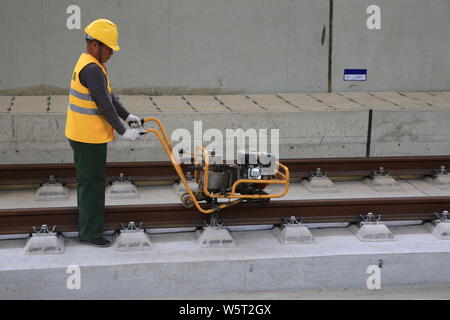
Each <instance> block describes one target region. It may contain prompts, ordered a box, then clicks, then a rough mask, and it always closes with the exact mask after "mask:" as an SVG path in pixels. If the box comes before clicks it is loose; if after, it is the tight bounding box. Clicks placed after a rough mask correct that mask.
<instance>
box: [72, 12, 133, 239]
mask: <svg viewBox="0 0 450 320" xmlns="http://www.w3.org/2000/svg"><path fill="white" fill-rule="evenodd" d="M84 31H85V32H86V51H87V52H84V53H82V54H81V56H80V58H79V59H78V62H77V63H76V65H75V68H74V70H73V73H72V79H71V83H70V95H69V107H68V109H67V120H66V130H65V134H66V137H67V138H68V139H69V143H70V146H71V147H72V149H73V154H74V162H75V169H76V173H77V205H78V222H79V229H80V234H79V242H81V243H83V244H89V245H94V246H98V247H108V246H110V245H111V241H109V240H108V239H105V238H104V237H103V236H102V235H103V223H104V207H105V186H106V151H107V143H108V142H109V141H111V140H114V131H113V130H115V131H116V132H117V133H118V134H120V135H121V136H122V137H123V138H125V139H127V140H130V141H135V140H137V139H138V138H139V136H140V133H139V129H138V128H139V126H141V122H140V118H139V117H137V116H135V115H133V114H131V113H130V112H128V111H127V110H126V109H125V107H124V106H123V105H122V104H121V103H120V101H119V100H118V99H117V97H116V96H114V94H113V93H112V91H111V87H110V82H109V78H108V73H107V71H106V67H105V62H106V61H108V59H109V58H110V57H111V56H112V55H113V51H119V50H120V47H119V44H118V38H119V33H118V30H117V26H116V25H115V24H114V23H113V22H111V21H109V20H107V19H98V20H95V21H93V22H91V23H90V24H89V25H88V26H87V27H86V28H85V29H84ZM119 117H120V118H121V119H122V120H124V121H125V122H127V123H128V125H129V127H130V128H125V126H124V124H123V123H122V122H121V120H120V119H119Z"/></svg>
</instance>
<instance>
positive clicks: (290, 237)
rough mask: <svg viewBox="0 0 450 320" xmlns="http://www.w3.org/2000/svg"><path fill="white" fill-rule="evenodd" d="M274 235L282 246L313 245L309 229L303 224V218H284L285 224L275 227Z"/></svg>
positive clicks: (313, 240) (313, 241)
mask: <svg viewBox="0 0 450 320" xmlns="http://www.w3.org/2000/svg"><path fill="white" fill-rule="evenodd" d="M274 233H275V235H276V236H277V237H278V240H279V241H280V242H281V243H282V244H298V243H304V244H307V243H315V242H316V241H315V239H314V237H313V235H312V234H311V232H310V231H309V229H308V228H307V227H306V226H305V225H304V224H303V218H300V219H297V218H296V217H294V216H291V217H290V218H288V219H287V218H285V223H284V224H283V225H281V226H280V227H275V229H274Z"/></svg>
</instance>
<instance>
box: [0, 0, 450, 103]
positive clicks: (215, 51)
mask: <svg viewBox="0 0 450 320" xmlns="http://www.w3.org/2000/svg"><path fill="white" fill-rule="evenodd" d="M372 2H373V1H369V0H362V1H361V0H346V1H342V0H316V1H308V0H278V1H271V0H241V1H235V0H234V1H225V0H154V1H146V0H95V1H88V0H81V1H74V0H3V1H1V3H0V39H1V41H0V52H2V58H3V59H2V63H1V64H0V94H1V93H3V94H5V93H7V94H11V93H12V94H13V95H15V94H20V93H21V92H22V91H23V89H20V90H15V91H14V90H13V91H11V90H9V92H5V90H6V89H17V88H21V87H31V86H39V85H46V86H50V87H58V88H63V90H62V91H59V92H58V93H64V90H66V88H67V86H68V84H69V83H68V82H69V75H70V72H71V70H72V68H73V65H74V63H75V62H76V59H77V57H78V55H79V53H80V52H81V51H82V50H83V47H84V41H83V36H84V33H83V30H82V29H83V28H84V27H85V26H86V25H87V24H88V23H89V22H90V21H92V20H93V19H95V18H99V17H107V18H110V19H111V20H113V21H115V22H116V23H117V24H118V25H119V30H120V44H121V46H122V48H123V50H122V51H120V52H119V53H116V54H115V56H114V57H113V58H112V59H111V61H110V62H109V63H108V65H109V70H110V75H111V79H112V84H113V87H114V88H116V89H123V88H128V89H130V88H131V89H133V90H134V91H136V90H137V91H139V90H138V89H139V88H141V89H140V92H146V93H147V94H149V93H154V92H161V93H163V94H168V93H177V92H180V91H181V90H183V92H184V93H185V92H189V90H191V91H192V90H200V91H197V92H198V93H203V94H205V93H206V94H208V93H209V92H210V91H211V90H214V92H215V93H216V94H217V93H218V92H225V93H228V92H235V93H275V92H327V91H328V88H329V83H328V70H329V65H328V60H329V59H328V57H329V53H330V50H329V37H328V36H329V18H330V12H331V11H330V3H331V4H332V8H333V10H332V12H333V15H332V21H333V24H332V32H333V41H332V56H331V58H332V83H331V88H332V90H333V91H334V90H336V91H340V90H341V91H346V90H359V91H366V90H367V91H373V90H447V89H450V73H449V72H447V70H449V67H450V55H449V52H450V16H449V15H448V12H450V2H449V1H447V0H430V1H426V2H424V1H421V0H394V1H392V0H391V1H389V0H378V1H377V2H376V4H377V5H379V6H380V8H381V30H368V28H367V26H366V20H367V18H368V17H369V16H370V14H367V13H366V10H367V7H368V6H369V5H370V4H374V3H372ZM73 4H76V5H78V6H79V7H80V9H81V29H80V30H77V29H75V30H69V29H68V28H67V27H66V20H67V19H68V17H69V16H70V14H68V13H66V9H67V7H68V6H69V5H73ZM344 68H367V69H368V79H367V81H365V82H344V81H343V80H342V78H343V70H344ZM48 89H49V88H42V87H38V88H34V90H29V91H28V92H27V94H28V95H33V94H39V93H47V94H50V93H48ZM45 90H47V91H45ZM133 90H131V91H133ZM43 91H45V92H43Z"/></svg>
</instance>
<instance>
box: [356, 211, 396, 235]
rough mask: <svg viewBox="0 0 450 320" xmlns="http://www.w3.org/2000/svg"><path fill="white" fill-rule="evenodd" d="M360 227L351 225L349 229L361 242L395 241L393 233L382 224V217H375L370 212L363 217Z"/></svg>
mask: <svg viewBox="0 0 450 320" xmlns="http://www.w3.org/2000/svg"><path fill="white" fill-rule="evenodd" d="M360 218H361V222H360V227H359V228H358V227H357V226H356V225H354V224H353V225H351V226H350V227H349V228H350V230H352V231H353V233H355V234H356V236H357V237H358V239H359V240H361V241H372V242H374V241H394V240H395V239H394V236H393V235H392V232H391V231H390V230H389V229H388V227H386V225H385V224H384V223H383V222H381V215H374V214H373V213H372V212H369V213H368V214H367V215H366V216H361V217H360Z"/></svg>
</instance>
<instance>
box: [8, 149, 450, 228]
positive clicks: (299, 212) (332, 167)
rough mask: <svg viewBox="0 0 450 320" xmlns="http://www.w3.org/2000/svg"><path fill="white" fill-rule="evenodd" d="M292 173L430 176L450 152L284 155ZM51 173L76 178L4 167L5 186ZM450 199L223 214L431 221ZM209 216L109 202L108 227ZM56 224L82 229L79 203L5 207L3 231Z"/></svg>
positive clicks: (165, 173)
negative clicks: (321, 156)
mask: <svg viewBox="0 0 450 320" xmlns="http://www.w3.org/2000/svg"><path fill="white" fill-rule="evenodd" d="M280 162H282V163H284V164H285V165H286V166H287V167H288V168H289V170H290V171H291V176H293V177H297V178H301V177H308V176H309V174H310V172H314V171H315V170H316V169H317V168H321V170H322V172H327V173H328V175H329V176H347V175H355V176H366V175H369V174H370V173H371V172H372V171H374V170H377V169H378V168H379V167H384V169H385V170H387V171H389V172H390V173H391V174H392V175H403V174H405V175H406V174H418V175H426V174H430V173H431V172H432V170H433V169H438V168H439V167H440V166H446V167H450V156H430V157H380V158H328V159H285V160H281V161H280ZM107 170H108V175H109V176H118V175H119V174H120V173H124V174H125V175H126V176H132V177H133V180H134V181H139V180H164V181H167V180H168V181H174V180H178V175H177V174H176V172H175V170H174V168H173V166H172V164H171V163H170V162H162V161H160V162H133V163H128V162H127V163H109V164H108V169H107ZM50 174H53V175H55V176H56V177H57V178H59V179H63V181H64V182H70V181H75V169H74V167H73V165H71V164H30V165H0V185H1V184H27V183H42V182H43V181H45V180H46V179H48V176H49V175H50ZM449 208H450V197H437V196H436V197H402V198H377V199H374V198H367V199H326V200H277V201H271V202H270V203H269V204H268V205H266V206H261V205H257V204H252V203H243V204H240V205H237V206H235V207H233V208H231V209H228V210H224V211H222V212H221V213H220V217H219V218H220V219H222V220H223V221H224V223H225V224H227V225H248V224H278V223H281V219H282V218H286V217H289V216H297V217H303V218H304V221H305V222H343V221H346V222H356V221H359V218H360V216H361V215H365V214H367V213H368V212H369V211H370V212H373V213H375V214H381V215H382V218H383V220H431V219H433V218H434V212H440V211H443V210H449ZM204 219H208V217H206V216H204V215H201V214H199V213H198V212H197V210H196V209H195V208H193V209H186V208H184V207H183V206H182V205H181V204H153V205H127V206H107V207H106V210H105V229H117V228H118V226H119V223H127V222H129V221H135V222H143V223H144V226H145V227H146V228H163V227H185V226H191V227H200V226H202V225H203V224H204ZM42 224H48V225H56V226H57V229H58V230H59V231H61V232H65V231H75V230H77V229H78V214H77V208H75V207H61V208H49V207H47V208H30V209H24V208H21V209H2V210H0V234H10V233H28V232H30V231H31V228H32V226H36V227H38V226H40V225H42Z"/></svg>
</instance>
